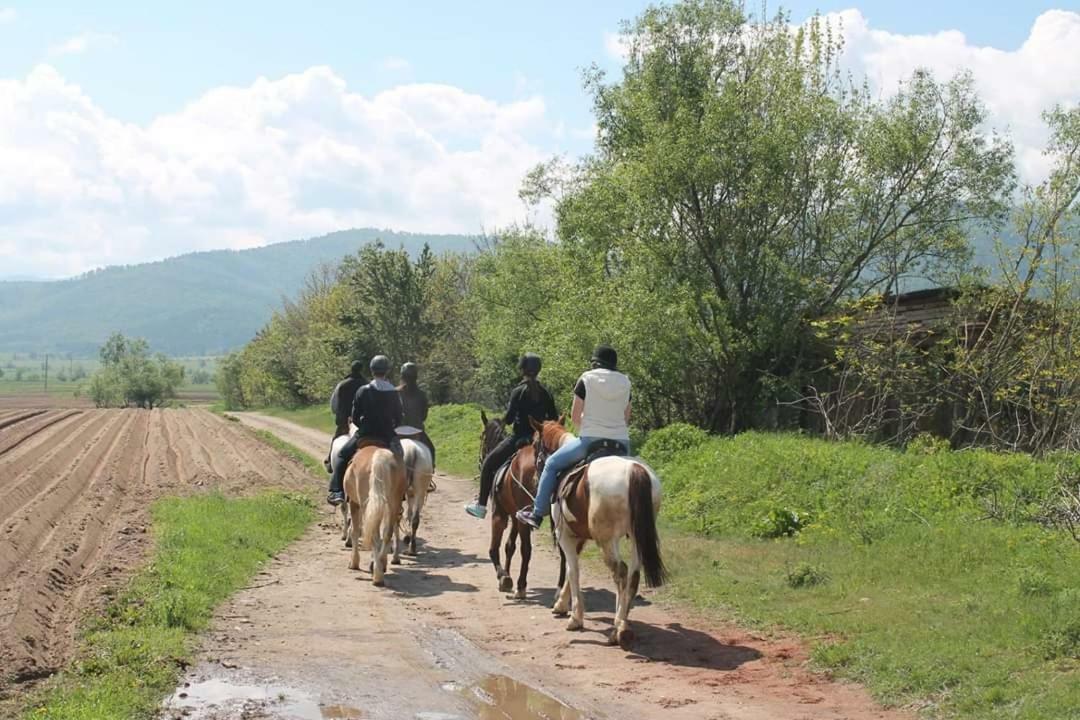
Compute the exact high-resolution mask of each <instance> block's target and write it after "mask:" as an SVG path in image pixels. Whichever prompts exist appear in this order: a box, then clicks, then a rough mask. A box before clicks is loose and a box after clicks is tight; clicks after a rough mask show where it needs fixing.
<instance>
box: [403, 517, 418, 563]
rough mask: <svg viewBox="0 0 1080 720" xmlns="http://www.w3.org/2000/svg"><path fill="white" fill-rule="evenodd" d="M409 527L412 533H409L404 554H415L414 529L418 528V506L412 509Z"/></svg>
mask: <svg viewBox="0 0 1080 720" xmlns="http://www.w3.org/2000/svg"><path fill="white" fill-rule="evenodd" d="M410 527H411V528H412V533H411V534H410V535H409V549H408V550H406V551H405V554H406V555H411V556H413V557H415V556H416V531H417V530H418V529H420V506H419V505H418V506H417V507H416V509H414V510H413V512H412V514H411V519H410Z"/></svg>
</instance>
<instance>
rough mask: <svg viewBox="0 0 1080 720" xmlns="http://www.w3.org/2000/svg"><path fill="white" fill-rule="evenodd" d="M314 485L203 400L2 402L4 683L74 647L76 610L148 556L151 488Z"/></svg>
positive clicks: (155, 492) (43, 669)
mask: <svg viewBox="0 0 1080 720" xmlns="http://www.w3.org/2000/svg"><path fill="white" fill-rule="evenodd" d="M310 485H311V482H310V475H308V474H307V473H306V471H304V470H303V469H302V468H301V467H300V466H299V465H297V464H296V463H294V462H293V461H291V460H289V459H287V458H284V457H282V456H281V455H280V454H279V453H277V452H274V451H273V450H272V449H270V448H269V447H267V446H266V445H265V444H264V443H262V442H260V441H258V440H257V439H256V438H254V437H252V435H251V434H250V433H249V432H248V431H246V430H245V429H244V428H241V427H237V425H236V424H235V423H228V422H225V421H224V420H222V419H221V418H219V417H217V416H216V415H213V414H211V413H209V412H207V411H205V410H165V411H162V410H154V411H146V410H92V409H30V408H18V407H15V408H13V407H11V406H0V694H2V692H3V691H4V689H5V686H6V685H7V684H8V683H11V682H12V681H19V680H27V679H33V678H35V677H39V676H41V675H44V674H47V673H49V672H51V671H52V670H54V669H56V668H57V667H59V666H60V665H61V664H62V663H63V662H64V661H65V660H66V659H67V657H68V656H69V654H70V651H71V648H72V642H73V639H74V630H75V625H76V623H77V621H78V619H79V618H80V617H81V615H82V614H83V613H84V612H85V611H86V610H87V608H88V607H94V606H95V605H96V604H97V603H98V602H99V600H100V594H101V590H102V588H103V587H106V586H108V585H110V584H111V583H112V582H113V581H115V580H116V579H117V578H118V577H119V576H121V575H122V574H123V573H125V572H126V571H128V570H130V569H131V568H132V567H133V566H134V565H136V564H137V563H138V562H139V561H140V560H141V559H142V557H143V555H144V553H145V550H146V548H147V546H148V544H149V543H148V534H147V533H146V528H147V510H148V506H149V503H150V502H151V501H152V500H153V499H155V498H156V497H159V496H161V495H163V494H166V493H168V494H177V493H183V492H190V491H193V490H195V489H198V488H207V489H209V488H220V489H222V490H225V491H227V492H240V491H246V490H249V489H251V488H262V487H268V486H278V487H290V488H300V487H306V488H310Z"/></svg>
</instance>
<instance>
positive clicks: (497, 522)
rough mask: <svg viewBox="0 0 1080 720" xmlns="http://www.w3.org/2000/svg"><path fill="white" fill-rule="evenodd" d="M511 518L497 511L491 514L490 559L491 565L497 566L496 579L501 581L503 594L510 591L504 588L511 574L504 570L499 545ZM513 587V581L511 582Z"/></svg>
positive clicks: (508, 588) (500, 585) (500, 586)
mask: <svg viewBox="0 0 1080 720" xmlns="http://www.w3.org/2000/svg"><path fill="white" fill-rule="evenodd" d="M508 520H509V518H507V517H506V516H505V515H503V514H502V513H500V512H499V511H498V509H496V510H495V511H494V512H493V513H491V546H490V547H488V557H489V558H491V564H492V565H494V566H495V577H496V579H498V581H499V589H500V590H502V591H503V592H507V591H508V590H510V587H503V578H504V577H507V578H508V577H509V574H508V573H507V572H506V571H505V570H503V566H502V563H500V562H499V544H500V543H501V542H502V536H503V532H504V531H505V530H506V523H507V522H508ZM510 584H511V587H512V586H513V581H510Z"/></svg>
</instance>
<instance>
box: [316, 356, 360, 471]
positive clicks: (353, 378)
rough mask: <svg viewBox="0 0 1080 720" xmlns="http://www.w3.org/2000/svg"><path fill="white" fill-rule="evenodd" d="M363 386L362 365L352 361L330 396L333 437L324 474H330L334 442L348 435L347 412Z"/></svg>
mask: <svg viewBox="0 0 1080 720" xmlns="http://www.w3.org/2000/svg"><path fill="white" fill-rule="evenodd" d="M363 384H364V363H362V362H360V361H359V360H354V361H353V364H352V367H351V368H350V371H349V376H348V377H346V378H345V379H344V380H342V381H341V382H339V383H338V384H337V386H336V387H335V388H334V392H333V394H331V395H330V411H331V412H333V413H334V437H333V438H331V440H330V451H329V452H327V453H326V460H324V461H323V465H325V466H326V472H330V471H331V468H330V453H332V452H333V451H334V440H337V439H338V438H339V437H341V436H342V435H348V434H349V411H350V410H352V401H353V398H355V397H356V391H357V390H359V389H360V386H361V385H363Z"/></svg>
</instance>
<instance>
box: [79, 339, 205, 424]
mask: <svg viewBox="0 0 1080 720" xmlns="http://www.w3.org/2000/svg"><path fill="white" fill-rule="evenodd" d="M99 355H100V357H101V367H100V368H99V369H98V370H97V372H95V373H94V374H93V375H92V376H91V378H90V388H89V392H90V397H91V399H92V400H93V401H94V404H95V405H97V406H98V407H116V406H134V407H140V408H154V407H157V406H160V405H162V404H163V403H164V402H165V401H167V400H169V399H170V398H174V397H176V388H177V387H178V386H179V385H180V384H181V383H182V382H183V380H184V367H183V366H182V365H180V364H179V363H175V362H172V361H171V360H169V358H168V357H166V356H165V355H162V354H160V353H159V354H157V355H151V353H150V346H149V345H148V344H147V342H146V341H145V340H143V339H142V338H136V339H130V338H126V337H124V336H123V335H122V334H120V333H113V334H112V335H111V336H110V337H109V339H108V340H106V341H105V344H104V345H102V347H101V350H100V352H99Z"/></svg>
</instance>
